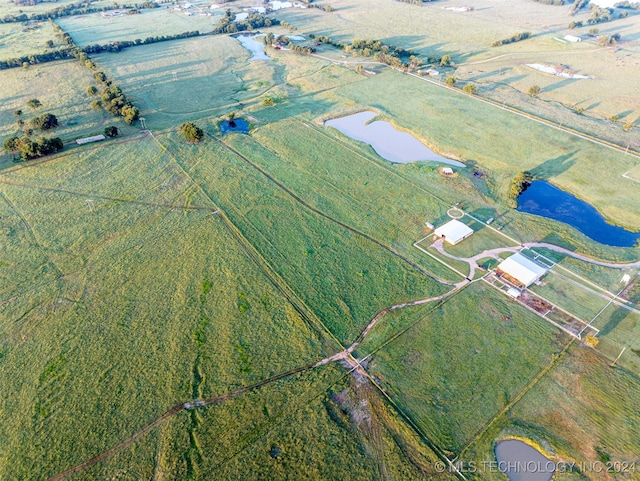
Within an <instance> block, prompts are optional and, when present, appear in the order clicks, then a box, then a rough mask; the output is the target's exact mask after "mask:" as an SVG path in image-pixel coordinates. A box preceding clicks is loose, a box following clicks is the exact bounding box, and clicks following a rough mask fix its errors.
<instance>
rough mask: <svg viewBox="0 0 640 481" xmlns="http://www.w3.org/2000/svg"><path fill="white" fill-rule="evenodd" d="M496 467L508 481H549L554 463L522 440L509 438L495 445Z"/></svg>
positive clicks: (554, 468) (554, 466) (553, 469)
mask: <svg viewBox="0 0 640 481" xmlns="http://www.w3.org/2000/svg"><path fill="white" fill-rule="evenodd" d="M496 459H497V460H498V469H499V470H500V471H502V472H503V473H505V474H506V475H507V478H509V481H549V480H550V479H551V478H552V477H553V473H554V472H555V470H556V465H555V463H554V462H553V461H551V460H549V459H547V458H545V457H544V456H543V455H542V454H540V452H539V451H538V450H537V449H534V448H532V447H531V446H529V445H528V444H526V443H523V442H522V441H518V440H515V439H509V440H507V441H501V442H499V443H498V445H497V446H496Z"/></svg>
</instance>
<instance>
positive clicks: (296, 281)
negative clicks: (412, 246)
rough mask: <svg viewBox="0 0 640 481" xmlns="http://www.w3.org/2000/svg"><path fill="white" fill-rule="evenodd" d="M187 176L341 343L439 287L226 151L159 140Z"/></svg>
mask: <svg viewBox="0 0 640 481" xmlns="http://www.w3.org/2000/svg"><path fill="white" fill-rule="evenodd" d="M161 140H162V142H163V143H165V144H166V145H167V146H168V148H169V150H170V151H171V152H172V154H173V155H174V156H175V158H176V159H179V161H180V162H181V163H182V164H183V166H184V168H185V170H186V171H187V172H189V174H190V175H191V176H192V177H193V179H194V181H195V182H197V183H198V184H200V185H201V186H202V188H203V190H204V191H205V192H206V193H207V195H209V196H210V197H211V198H212V199H213V200H214V202H215V203H216V204H217V205H219V206H220V207H221V208H222V210H223V211H224V212H225V214H226V215H227V216H228V217H229V219H230V220H231V221H232V222H233V223H234V224H235V225H236V226H237V227H238V228H239V229H240V230H241V231H242V234H243V235H244V236H245V237H246V238H247V239H248V240H249V242H251V244H252V245H253V246H254V247H255V249H257V250H258V251H259V252H260V254H261V255H262V256H263V257H264V258H265V259H266V260H267V262H269V264H270V265H271V268H273V269H274V270H275V271H276V272H277V273H278V274H279V275H280V276H281V277H282V278H284V279H285V280H286V282H287V283H288V284H289V286H290V287H291V288H292V289H294V290H295V291H296V292H297V294H298V296H299V297H301V298H302V299H303V300H304V301H305V302H306V304H307V305H308V306H309V307H310V308H311V309H312V310H313V311H314V312H315V314H316V315H317V316H318V317H320V319H321V320H322V321H323V322H324V323H325V324H326V325H327V326H328V327H329V329H330V330H331V331H332V332H333V333H334V334H335V335H336V336H337V337H338V339H340V340H341V341H342V342H348V341H350V340H353V339H355V337H356V336H357V335H358V334H359V332H360V330H361V329H363V328H364V327H365V326H366V324H367V323H368V322H369V320H370V319H371V318H372V317H373V316H374V315H375V314H376V313H377V312H378V311H380V310H382V309H384V308H386V307H389V306H390V305H393V304H396V303H400V302H406V301H408V300H415V299H420V298H424V297H430V296H431V295H433V294H438V293H442V292H443V290H444V286H442V285H441V284H438V283H437V282H436V281H433V280H431V279H430V278H428V277H427V276H426V275H424V274H423V273H421V272H420V271H419V270H417V269H416V268H415V267H413V266H411V265H410V264H408V263H407V262H405V261H403V260H401V259H399V258H398V257H396V256H394V255H393V254H392V253H391V252H389V251H388V250H387V249H384V248H382V247H380V246H379V245H377V244H375V243H374V242H372V241H370V240H368V239H366V238H365V237H363V236H360V235H358V234H356V233H354V232H351V231H349V230H348V229H346V228H345V227H342V226H340V225H339V224H338V223H336V222H333V221H331V220H329V219H327V218H325V217H322V216H320V215H319V214H317V213H315V212H313V211H311V210H310V209H308V208H307V207H305V206H304V205H302V204H301V203H299V202H297V201H296V200H295V199H294V198H293V197H291V196H290V195H289V194H288V193H287V192H285V191H284V190H283V189H281V188H280V187H279V186H277V185H276V184H275V183H273V182H272V181H271V180H269V179H268V178H267V177H266V176H265V175H263V174H262V173H260V172H259V171H257V170H256V169H254V168H253V167H252V166H251V165H249V164H248V163H247V162H245V161H244V160H242V159H241V158H240V157H239V156H238V155H237V154H235V153H234V152H232V151H231V150H229V149H227V148H226V147H224V146H223V145H221V144H219V143H217V142H215V141H212V140H208V141H206V142H204V143H202V144H200V145H197V146H190V145H185V144H184V143H183V142H182V141H181V140H180V139H179V137H178V136H177V135H172V136H163V137H162V138H161Z"/></svg>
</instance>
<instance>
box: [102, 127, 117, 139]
mask: <svg viewBox="0 0 640 481" xmlns="http://www.w3.org/2000/svg"><path fill="white" fill-rule="evenodd" d="M104 135H106V136H107V137H117V136H118V127H116V126H114V125H110V126H109V127H106V128H105V129H104Z"/></svg>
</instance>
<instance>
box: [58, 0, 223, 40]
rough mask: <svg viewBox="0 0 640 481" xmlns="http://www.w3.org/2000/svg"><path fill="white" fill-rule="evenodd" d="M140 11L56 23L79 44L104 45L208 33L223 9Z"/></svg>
mask: <svg viewBox="0 0 640 481" xmlns="http://www.w3.org/2000/svg"><path fill="white" fill-rule="evenodd" d="M206 11H207V12H208V11H209V10H208V9H207V10H206ZM140 12H141V13H140V14H136V15H126V14H123V15H117V16H105V15H103V14H102V13H92V14H89V15H80V16H74V17H62V18H58V19H56V23H57V24H58V25H60V27H62V29H63V30H64V31H65V32H67V33H68V34H69V35H71V38H73V41H74V42H75V43H76V45H79V46H81V47H84V46H86V45H92V44H96V43H97V44H100V45H103V44H107V43H110V42H116V41H123V40H129V41H132V40H136V39H142V40H144V39H145V38H147V37H157V36H161V35H176V34H179V33H183V32H192V31H194V30H199V31H200V33H207V32H211V31H212V30H213V27H214V26H215V25H216V24H217V23H218V20H219V19H220V16H221V15H222V13H223V12H222V9H218V11H217V14H216V13H215V12H216V11H212V12H213V13H214V15H212V16H206V15H198V14H195V15H192V16H187V15H185V14H184V13H183V12H177V11H175V12H174V11H173V10H171V9H167V8H166V6H165V7H159V8H154V9H150V10H141V11H140Z"/></svg>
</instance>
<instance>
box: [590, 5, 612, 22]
mask: <svg viewBox="0 0 640 481" xmlns="http://www.w3.org/2000/svg"><path fill="white" fill-rule="evenodd" d="M612 12H613V9H609V8H600V7H596V6H595V5H592V6H591V14H590V15H589V18H588V19H587V23H588V24H589V25H595V24H596V23H603V22H608V21H610V20H611V13H612Z"/></svg>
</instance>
